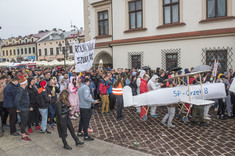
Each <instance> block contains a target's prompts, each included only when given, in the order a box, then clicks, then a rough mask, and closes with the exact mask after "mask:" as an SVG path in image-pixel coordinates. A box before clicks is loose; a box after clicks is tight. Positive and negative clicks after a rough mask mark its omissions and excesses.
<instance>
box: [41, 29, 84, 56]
mask: <svg viewBox="0 0 235 156" xmlns="http://www.w3.org/2000/svg"><path fill="white" fill-rule="evenodd" d="M66 42H68V44H69V46H68V47H69V48H68V51H67V53H66V56H65V58H66V60H68V59H70V60H73V59H74V53H73V44H74V43H77V42H81V43H83V42H84V34H83V32H80V31H79V32H78V31H76V30H74V31H67V32H66V31H63V30H61V29H58V30H53V31H51V32H50V33H48V34H47V35H46V36H44V37H43V38H41V39H40V40H38V42H37V54H38V61H51V60H58V61H62V60H64V54H63V51H62V49H60V48H59V43H61V44H62V48H65V44H66Z"/></svg>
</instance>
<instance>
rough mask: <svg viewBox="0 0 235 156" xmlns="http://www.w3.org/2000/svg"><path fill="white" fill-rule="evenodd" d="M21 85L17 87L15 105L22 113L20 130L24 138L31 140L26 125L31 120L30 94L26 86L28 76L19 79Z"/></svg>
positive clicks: (20, 113)
mask: <svg viewBox="0 0 235 156" xmlns="http://www.w3.org/2000/svg"><path fill="white" fill-rule="evenodd" d="M19 84H20V87H19V88H18V89H17V92H16V98H15V105H16V110H17V112H18V113H19V115H20V119H21V123H20V131H21V134H22V140H24V141H31V139H30V138H28V133H27V132H26V131H25V127H26V125H27V122H28V120H29V106H30V103H29V94H28V92H27V91H26V90H25V88H26V86H27V85H28V81H27V79H26V78H20V81H19Z"/></svg>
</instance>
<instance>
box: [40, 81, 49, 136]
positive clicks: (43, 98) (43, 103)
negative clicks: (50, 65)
mask: <svg viewBox="0 0 235 156" xmlns="http://www.w3.org/2000/svg"><path fill="white" fill-rule="evenodd" d="M46 84H47V82H46V81H44V80H43V81H41V82H40V86H41V88H39V89H38V108H39V112H40V114H41V116H42V121H41V131H40V132H41V133H47V134H50V133H51V132H49V131H48V130H47V119H48V106H49V102H50V99H51V94H48V93H47V91H46V89H45V86H46Z"/></svg>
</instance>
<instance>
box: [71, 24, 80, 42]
mask: <svg viewBox="0 0 235 156" xmlns="http://www.w3.org/2000/svg"><path fill="white" fill-rule="evenodd" d="M71 27H72V28H75V29H77V31H78V37H77V39H78V42H79V43H80V37H79V30H78V27H76V25H71Z"/></svg>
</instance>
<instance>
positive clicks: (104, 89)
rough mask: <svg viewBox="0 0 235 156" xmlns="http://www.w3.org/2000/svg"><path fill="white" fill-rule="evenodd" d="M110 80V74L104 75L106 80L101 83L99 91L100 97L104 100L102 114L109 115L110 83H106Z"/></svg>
mask: <svg viewBox="0 0 235 156" xmlns="http://www.w3.org/2000/svg"><path fill="white" fill-rule="evenodd" d="M108 80H109V76H108V75H106V76H105V77H104V80H103V81H102V82H101V83H100V87H99V91H100V98H101V100H102V112H101V113H102V114H104V113H105V114H107V115H109V97H108V95H107V91H108V89H109V87H110V85H106V81H108ZM104 108H106V109H105V112H104Z"/></svg>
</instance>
